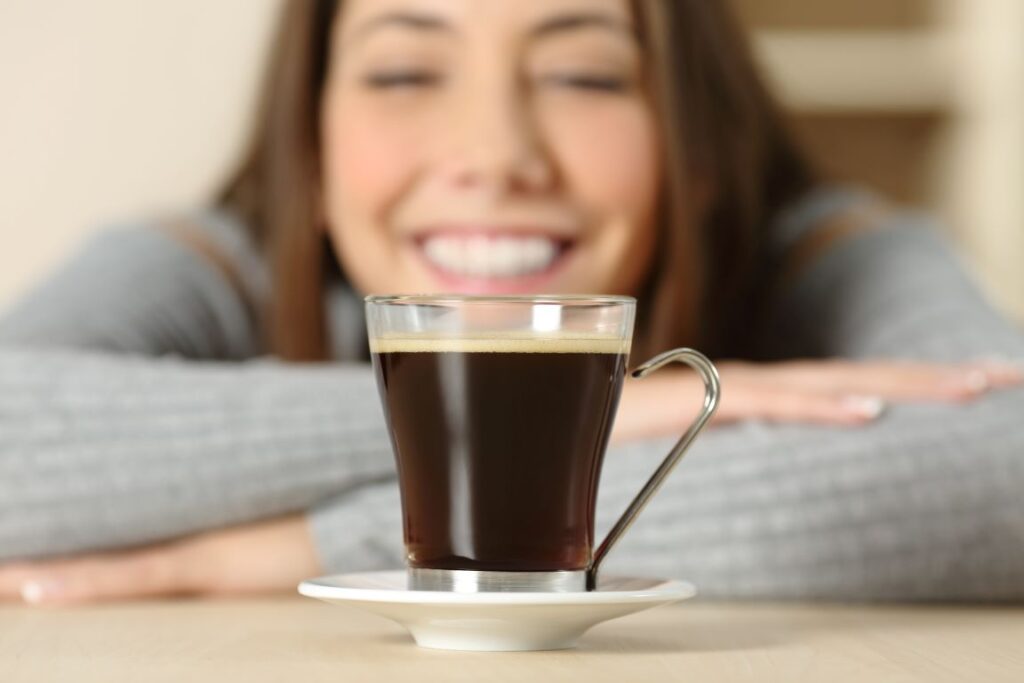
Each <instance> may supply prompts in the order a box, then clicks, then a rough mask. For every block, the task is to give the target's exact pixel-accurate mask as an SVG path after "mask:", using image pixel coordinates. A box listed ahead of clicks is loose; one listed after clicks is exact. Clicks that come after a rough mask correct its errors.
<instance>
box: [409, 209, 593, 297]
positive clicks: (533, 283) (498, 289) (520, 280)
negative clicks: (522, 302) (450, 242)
mask: <svg viewBox="0 0 1024 683" xmlns="http://www.w3.org/2000/svg"><path fill="white" fill-rule="evenodd" d="M439 235H458V236H460V237H466V238H471V237H476V238H479V237H484V238H486V239H499V238H502V237H527V236H537V237H546V238H548V239H551V240H552V241H554V242H556V243H557V245H558V255H557V256H556V257H555V259H554V260H553V261H552V262H551V263H550V264H548V266H547V267H546V268H545V269H544V270H540V271H537V272H533V273H529V274H527V275H517V276H503V277H482V276H474V275H463V274H459V273H453V272H451V271H448V270H445V269H443V268H441V267H439V266H438V265H436V264H435V263H434V262H433V261H431V260H430V259H429V258H427V256H426V254H425V253H424V249H423V245H424V243H425V242H426V241H427V239H429V238H430V237H434V236H439ZM577 242H578V240H576V239H575V238H573V237H570V236H568V235H565V234H558V233H555V232H554V231H551V230H547V229H543V228H536V227H527V226H523V227H515V228H508V227H504V226H503V227H501V228H497V227H490V226H486V227H485V226H478V225H477V226H459V227H452V226H440V227H432V228H429V229H424V230H420V231H417V232H416V233H415V234H414V235H412V236H411V237H410V239H409V240H408V244H409V246H410V248H411V251H412V252H413V253H414V254H415V256H416V260H417V261H418V262H419V263H420V264H421V266H422V267H423V268H424V269H425V270H426V271H427V272H428V273H429V274H430V275H431V277H432V278H433V279H434V280H435V281H436V282H437V283H438V289H439V290H440V291H450V292H460V293H464V294H484V295H500V294H530V293H534V292H539V291H545V290H546V289H550V286H549V285H550V283H551V282H552V281H553V280H554V279H555V278H556V277H558V275H560V274H561V272H562V271H563V270H564V269H565V267H566V266H567V265H568V263H569V261H570V259H571V258H572V256H573V254H574V252H575V251H576V246H577Z"/></svg>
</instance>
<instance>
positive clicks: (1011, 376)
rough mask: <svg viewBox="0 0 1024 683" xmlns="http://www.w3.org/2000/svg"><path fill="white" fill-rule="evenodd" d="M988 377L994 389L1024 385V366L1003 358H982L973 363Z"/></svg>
mask: <svg viewBox="0 0 1024 683" xmlns="http://www.w3.org/2000/svg"><path fill="white" fill-rule="evenodd" d="M971 365H972V366H974V367H976V368H977V369H979V370H981V371H982V372H984V373H985V375H986V377H988V380H989V383H990V384H991V385H992V388H993V389H1002V388H1005V387H1012V386H1017V385H1019V384H1021V383H1024V365H1022V364H1020V363H1015V362H1012V361H1008V360H1006V359H1003V358H982V359H979V360H977V361H974V362H973V363H971Z"/></svg>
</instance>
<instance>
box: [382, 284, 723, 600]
mask: <svg viewBox="0 0 1024 683" xmlns="http://www.w3.org/2000/svg"><path fill="white" fill-rule="evenodd" d="M635 308H636V301H635V299H633V298H632V297H623V296H499V297H485V296H448V295H439V296H370V297H367V298H366V314H367V316H366V317H367V330H368V334H369V345H370V352H371V355H372V359H373V366H374V370H375V373H376V376H377V385H378V388H379V390H380V396H381V400H382V402H383V405H384V412H385V416H386V418H387V424H388V429H389V432H390V436H391V442H392V447H393V449H394V453H395V460H396V464H397V467H398V477H399V486H400V489H401V499H402V516H403V532H404V539H405V548H406V562H407V567H408V577H409V587H410V588H411V589H415V590H448V591H459V592H477V591H582V590H593V589H594V588H595V587H596V583H597V571H598V568H599V566H600V563H601V561H602V560H603V559H604V558H605V557H606V555H607V554H608V551H609V550H610V549H611V548H612V546H613V545H614V544H615V543H616V541H617V540H618V539H619V538H620V537H621V536H622V534H623V533H624V532H625V531H626V529H627V528H628V527H629V526H630V524H632V522H633V521H634V520H635V519H636V516H637V515H638V514H639V512H640V510H641V509H642V508H643V507H644V505H645V504H646V503H647V502H648V501H649V500H650V498H651V497H652V496H653V494H654V493H655V492H656V491H657V489H658V488H659V486H660V485H661V483H662V482H663V481H664V479H665V477H666V476H667V475H668V473H669V472H670V470H671V469H672V468H673V467H674V466H675V464H676V463H677V462H678V461H679V460H680V459H681V458H682V456H683V454H684V452H685V451H686V449H687V448H688V447H689V445H690V444H691V443H692V441H693V440H694V439H695V438H696V436H697V435H698V434H699V433H700V431H701V430H702V429H703V428H704V426H705V425H706V424H707V422H708V420H709V419H710V418H711V416H712V414H713V413H714V411H715V409H716V407H717V405H718V397H719V380H718V373H717V371H716V370H715V367H714V365H713V364H712V363H711V362H710V361H709V360H708V359H707V358H706V357H704V356H703V355H702V354H700V353H699V352H697V351H694V350H692V349H673V350H670V351H666V352H665V353H662V354H660V355H658V356H656V357H655V358H652V359H651V360H649V361H647V362H646V363H644V364H643V365H641V366H639V367H638V368H637V369H635V370H634V371H633V372H632V375H633V376H634V377H643V376H645V375H647V374H648V373H650V372H653V371H654V370H657V369H658V368H660V367H662V366H664V365H665V364H667V363H670V362H673V361H679V362H683V363H686V364H688V365H690V366H691V367H693V368H694V369H695V370H696V371H697V372H698V374H699V375H700V376H701V378H702V379H703V381H704V384H705V396H704V405H703V408H702V410H701V413H700V415H699V416H698V417H697V419H696V420H695V421H694V422H693V424H692V425H691V426H690V427H689V429H688V430H687V431H686V432H685V433H684V434H683V436H682V437H681V438H680V440H679V441H678V442H677V443H676V445H675V446H674V447H673V449H672V450H671V451H670V452H669V454H668V456H667V457H666V458H665V460H664V461H663V462H662V464H661V466H660V467H659V468H658V469H657V470H656V471H655V473H654V474H653V475H652V476H651V478H650V479H649V480H648V482H647V483H646V484H645V486H644V487H643V489H642V490H641V491H640V493H639V494H638V495H637V497H636V498H635V499H634V500H633V502H632V503H631V504H630V505H629V507H628V508H627V509H626V511H625V512H624V513H623V515H622V517H621V518H620V519H619V520H618V522H617V523H616V524H615V525H614V526H613V527H612V529H611V530H610V531H609V533H608V535H607V537H606V538H605V539H604V540H603V541H602V543H601V544H600V545H599V546H598V547H597V549H596V550H594V549H593V548H594V512H595V504H596V501H597V490H598V482H599V479H600V473H601V465H602V461H603V458H604V452H605V448H606V446H607V444H608V437H609V435H610V433H611V428H612V424H613V422H614V418H615V412H616V408H617V406H618V401H619V396H620V394H621V390H622V384H623V381H624V379H625V376H626V372H627V362H628V358H629V350H630V342H631V340H632V336H633V319H634V315H635Z"/></svg>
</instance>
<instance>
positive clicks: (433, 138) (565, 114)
mask: <svg viewBox="0 0 1024 683" xmlns="http://www.w3.org/2000/svg"><path fill="white" fill-rule="evenodd" d="M643 77H644V74H643V63H642V53H641V51H640V48H639V45H638V44H637V40H636V38H635V31H634V26H633V17H632V15H631V12H630V8H629V3H628V2H627V1H626V0H348V1H347V2H345V3H344V9H343V10H342V12H341V15H340V16H339V17H338V19H337V20H336V25H335V27H334V31H333V36H332V53H331V59H330V69H329V75H328V79H327V83H326V85H325V90H324V98H323V102H322V117H321V120H322V131H321V133H322V140H323V150H322V154H323V159H322V161H323V168H324V185H325V187H324V195H325V213H326V219H327V225H328V226H329V231H330V234H331V238H332V240H333V243H334V246H335V249H336V251H337V253H338V255H339V258H340V260H341V263H342V266H343V268H344V270H345V272H346V274H347V275H348V276H349V278H350V279H351V281H352V283H353V284H354V285H355V286H356V288H357V289H359V290H361V291H362V292H363V293H371V292H372V293H431V292H461V293H478V294H501V293H528V292H544V293H573V292H576V293H604V294H635V293H636V291H637V289H638V288H639V287H640V284H641V282H642V281H643V279H644V275H645V273H646V271H647V269H648V267H649V265H650V262H651V259H652V254H653V251H654V244H655V228H654V213H655V204H656V201H657V192H658V188H659V184H660V158H659V154H658V140H657V139H656V133H655V122H654V115H653V113H652V107H651V106H650V103H649V101H648V98H647V94H646V92H645V88H644V83H643Z"/></svg>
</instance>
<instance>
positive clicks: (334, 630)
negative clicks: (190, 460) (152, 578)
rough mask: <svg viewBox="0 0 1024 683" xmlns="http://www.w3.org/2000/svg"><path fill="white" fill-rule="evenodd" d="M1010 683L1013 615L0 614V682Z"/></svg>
mask: <svg viewBox="0 0 1024 683" xmlns="http://www.w3.org/2000/svg"><path fill="white" fill-rule="evenodd" d="M554 680H565V681H581V682H582V681H615V682H616V683H623V682H625V683H640V682H646V681H691V682H692V681H786V682H790V681H827V682H830V683H831V682H837V681H944V680H950V681H954V680H955V681H972V682H973V681H984V682H986V683H991V682H993V681H1014V682H1015V683H1020V682H1021V681H1024V608H957V607H941V608H939V607H850V606H831V605H765V604H745V605H719V604H713V603H699V602H690V603H683V604H679V605H674V606H670V607H663V608H660V609H655V610H652V611H649V612H644V613H641V614H637V615H633V616H629V617H624V618H622V619H619V620H617V621H611V622H608V623H606V624H602V625H600V626H598V627H596V628H594V629H593V630H592V631H590V632H589V633H588V634H587V635H586V636H584V638H583V640H582V641H581V644H580V647H579V648H577V649H575V650H566V651H561V652H527V653H496V654H490V653H460V652H442V651H433V650H424V649H420V648H417V647H416V646H414V645H413V643H412V641H411V640H410V639H409V637H408V636H407V635H406V634H405V632H404V631H403V630H402V629H401V628H400V627H398V626H396V625H394V624H392V623H391V622H389V621H385V620H383V619H380V618H377V617H373V616H370V615H366V614H363V613H362V612H359V611H357V610H355V609H351V608H342V607H334V606H330V605H325V604H321V603H317V602H314V601H312V600H305V599H302V598H293V597H279V598H267V599H258V600H237V601H209V602H203V601H174V602H150V603H129V604H120V605H107V606H97V607H89V608H79V609H67V610H42V609H29V608H23V607H14V606H10V605H7V606H0V681H2V682H3V683H16V682H17V683H21V682H22V681H24V682H30V683H37V682H43V681H76V682H82V683H88V682H90V681H102V682H103V683H110V682H113V681H133V682H134V681H190V682H191V681H247V682H258V681H288V682H289V683H290V682H292V681H295V682H302V683H313V682H315V681H331V683H341V682H349V681H357V682H362V681H386V682H388V683H391V682H392V681H420V682H427V681H515V682H516V683H523V682H525V683H540V682H542V681H554Z"/></svg>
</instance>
